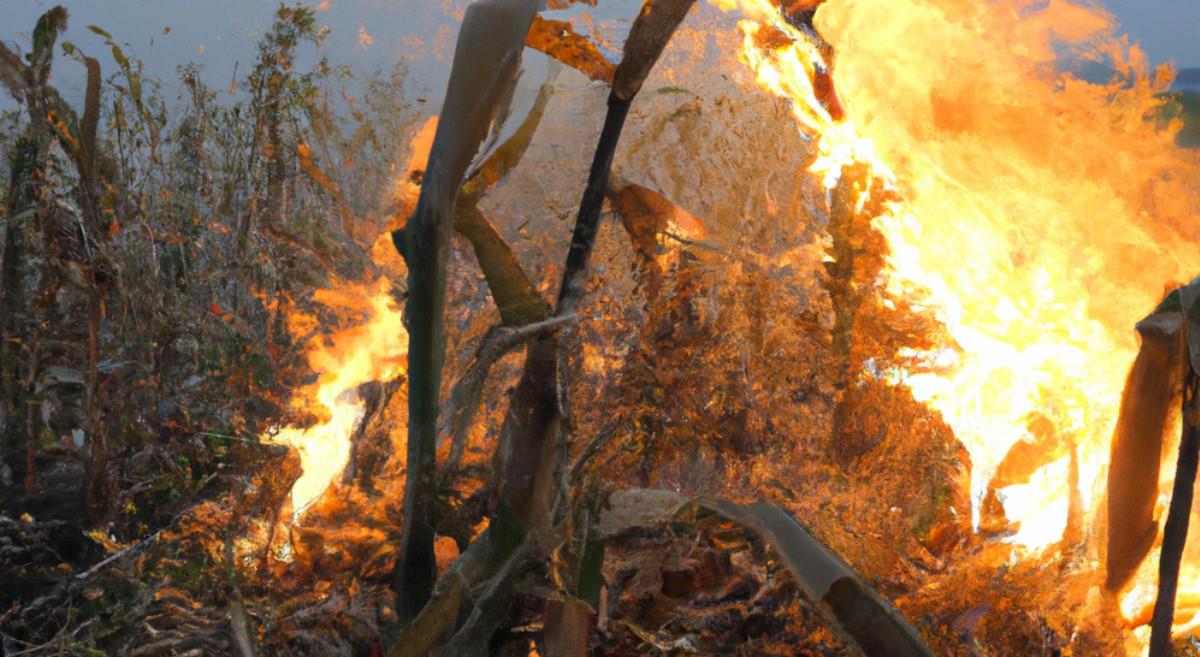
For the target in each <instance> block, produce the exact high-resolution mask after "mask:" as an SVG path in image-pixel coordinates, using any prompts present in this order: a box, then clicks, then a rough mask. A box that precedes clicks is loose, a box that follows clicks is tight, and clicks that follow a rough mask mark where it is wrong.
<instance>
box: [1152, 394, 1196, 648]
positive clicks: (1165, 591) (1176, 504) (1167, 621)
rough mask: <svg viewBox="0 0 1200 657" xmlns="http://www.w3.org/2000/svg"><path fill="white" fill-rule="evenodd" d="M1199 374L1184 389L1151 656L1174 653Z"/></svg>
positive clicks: (1193, 463) (1192, 480)
mask: <svg viewBox="0 0 1200 657" xmlns="http://www.w3.org/2000/svg"><path fill="white" fill-rule="evenodd" d="M1198 388H1200V377H1197V374H1196V372H1194V371H1189V372H1188V374H1187V376H1186V381H1185V383H1184V389H1183V435H1182V437H1181V438H1180V439H1179V460H1178V461H1177V462H1176V465H1175V483H1174V485H1173V486H1172V488H1171V506H1170V508H1169V509H1168V510H1167V522H1166V524H1165V526H1164V527H1163V542H1162V554H1161V556H1160V557H1159V560H1158V596H1157V597H1156V598H1155V601H1154V616H1153V617H1152V619H1151V621H1150V653H1149V654H1150V657H1169V656H1170V655H1171V624H1172V623H1173V621H1174V619H1175V593H1176V591H1177V590H1178V588H1179V565H1180V562H1181V561H1182V559H1183V548H1184V545H1185V544H1186V542H1187V533H1188V521H1189V519H1190V517H1191V514H1192V497H1193V495H1194V493H1195V490H1194V488H1195V485H1196V470H1197V466H1198V465H1200V417H1198V414H1200V405H1198V404H1197V392H1198Z"/></svg>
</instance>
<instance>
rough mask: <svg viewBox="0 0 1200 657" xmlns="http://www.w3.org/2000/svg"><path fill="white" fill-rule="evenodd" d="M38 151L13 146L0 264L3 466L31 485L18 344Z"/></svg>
mask: <svg viewBox="0 0 1200 657" xmlns="http://www.w3.org/2000/svg"><path fill="white" fill-rule="evenodd" d="M40 150H41V149H40V148H39V147H38V143H37V141H36V140H35V139H33V138H31V137H25V138H22V139H20V140H19V141H17V143H16V145H15V147H14V148H13V151H12V155H11V160H10V164H9V172H10V182H9V189H8V208H7V210H6V214H5V216H6V221H5V225H4V255H3V261H2V262H0V267H2V269H0V393H2V395H3V398H2V399H0V403H2V404H4V405H5V413H4V417H5V418H6V420H5V423H4V426H0V432H3V433H2V434H0V435H2V436H3V439H4V455H3V459H2V460H3V461H5V462H7V463H9V464H10V465H11V466H13V467H14V470H15V473H14V474H16V475H18V476H22V475H24V476H25V477H26V479H27V481H32V476H33V473H32V472H24V469H25V468H24V467H22V466H20V465H18V464H21V463H24V462H25V461H26V460H27V459H26V458H25V457H24V456H23V455H22V452H23V451H25V450H24V448H25V447H26V444H27V443H29V439H28V436H27V435H26V432H25V428H24V422H23V413H22V412H21V409H22V407H23V406H24V405H25V388H26V386H25V384H24V379H25V377H26V374H25V372H26V371H27V369H28V367H29V363H27V362H26V361H25V359H24V358H23V357H22V351H21V345H22V344H23V343H25V342H26V338H27V337H28V336H27V335H26V334H27V333H28V327H27V326H26V322H25V320H24V318H26V317H27V316H28V312H27V308H26V306H27V300H26V298H25V281H24V279H25V276H26V270H27V269H28V265H27V262H28V256H27V253H26V251H27V249H28V246H27V244H26V235H27V233H28V226H29V224H31V223H32V221H33V216H34V213H35V209H36V204H37V189H36V186H35V179H36V178H37V176H36V175H35V174H36V169H37V166H38V158H39V153H40Z"/></svg>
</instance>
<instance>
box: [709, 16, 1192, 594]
mask: <svg viewBox="0 0 1200 657" xmlns="http://www.w3.org/2000/svg"><path fill="white" fill-rule="evenodd" d="M711 1H712V2H713V3H714V4H716V5H717V6H718V7H720V8H722V9H725V10H738V11H740V12H741V13H742V14H743V15H744V16H745V17H746V18H745V20H742V21H740V23H739V25H740V27H741V29H742V32H743V34H744V36H745V38H744V42H743V47H742V49H741V52H740V58H741V59H742V61H743V62H744V63H745V64H746V65H747V66H748V67H749V68H750V69H751V70H752V71H753V72H754V74H755V76H756V79H757V82H758V84H759V85H760V86H762V87H764V88H765V89H768V90H770V91H771V92H773V93H775V94H777V95H779V96H782V97H784V98H787V99H789V100H790V101H791V106H792V109H793V114H794V115H795V118H796V122H797V124H798V127H799V128H800V130H802V131H803V132H804V133H805V134H806V135H807V136H809V137H811V138H812V139H814V141H815V146H816V151H817V154H816V158H815V161H814V163H813V165H812V171H813V172H814V173H815V174H816V175H818V176H821V178H822V179H823V180H824V183H825V185H826V187H828V188H831V187H832V186H833V185H834V184H836V182H837V180H838V179H839V177H840V175H841V172H842V170H843V168H844V167H846V166H848V165H850V164H855V163H861V164H866V165H868V166H869V167H870V169H871V170H872V172H873V173H874V175H875V176H876V177H877V178H878V179H879V180H880V181H882V182H883V184H884V185H885V186H886V187H888V191H889V193H890V194H891V195H893V196H894V197H895V198H898V199H900V200H898V201H895V202H892V203H890V204H889V206H888V207H889V210H888V212H887V213H886V214H885V215H884V216H881V217H879V218H878V219H877V220H876V222H875V225H876V228H877V229H878V230H880V231H881V232H882V233H883V234H884V235H885V236H886V237H887V239H888V242H889V245H890V251H891V253H890V256H889V283H888V284H889V286H891V287H892V288H893V289H894V290H895V291H897V292H899V293H903V294H906V295H908V297H909V298H913V299H919V300H920V302H921V305H922V306H923V307H925V308H927V309H929V310H930V311H932V312H933V313H935V314H936V316H937V317H938V318H939V319H940V320H941V321H942V322H943V323H944V324H945V326H946V327H947V329H948V331H949V333H950V335H951V336H952V337H953V339H954V341H955V343H956V344H955V345H953V348H947V349H945V350H943V351H940V352H937V353H931V354H925V356H926V357H927V358H926V360H927V364H928V368H927V370H925V371H920V372H894V373H892V376H894V378H895V379H896V380H898V381H903V382H904V383H905V384H907V385H908V386H910V387H911V389H912V390H913V392H914V395H915V396H916V397H917V398H918V399H920V400H923V401H926V402H927V403H929V404H930V405H931V406H932V407H933V408H935V409H937V410H938V411H940V412H941V413H942V415H943V416H944V417H945V419H946V421H947V422H948V423H949V424H950V425H951V426H953V428H954V430H955V433H956V434H957V435H958V437H959V439H960V440H961V441H962V442H963V443H964V445H965V446H966V447H967V448H968V450H969V451H970V453H971V459H972V463H973V466H974V467H973V482H972V489H973V491H972V492H973V496H972V497H973V501H974V506H975V507H976V508H975V509H973V512H974V513H975V514H978V506H979V502H980V499H981V497H982V495H983V494H984V493H985V492H986V490H987V488H988V486H989V482H990V481H991V479H992V476H993V473H994V472H995V471H996V469H997V467H998V466H999V465H1000V464H1001V463H1002V462H1003V461H1004V459H1005V457H1006V455H1008V454H1009V452H1010V450H1011V449H1012V447H1013V446H1014V445H1015V444H1017V443H1019V442H1025V443H1029V444H1036V445H1037V446H1039V447H1040V451H1041V453H1042V457H1043V461H1042V462H1040V463H1037V464H1034V465H1035V466H1037V467H1036V470H1035V471H1034V474H1033V475H1032V476H1030V477H1027V478H1026V479H1025V480H1022V481H1021V482H1020V485H1010V486H1007V487H1005V488H1003V489H1001V490H999V491H997V492H998V495H999V498H1000V499H1001V501H1002V503H1003V505H1004V508H1005V512H1006V516H1007V517H1008V519H1009V520H1010V521H1011V522H1012V525H1013V527H1015V528H1016V533H1015V535H1014V536H1011V537H1010V538H1009V540H1010V541H1011V542H1014V543H1016V544H1018V545H1022V546H1025V547H1026V548H1028V549H1030V550H1036V549H1039V548H1043V547H1045V546H1048V545H1051V544H1053V543H1056V542H1057V541H1059V540H1061V539H1062V537H1063V532H1064V528H1065V527H1066V524H1067V515H1068V508H1069V507H1070V506H1071V505H1072V504H1075V505H1076V508H1078V507H1082V508H1078V510H1079V512H1080V514H1081V517H1084V518H1092V517H1094V515H1095V512H1096V510H1097V509H1098V508H1099V501H1100V498H1101V497H1102V495H1103V482H1104V476H1105V473H1106V468H1107V460H1108V449H1109V440H1110V438H1111V435H1112V431H1113V427H1114V424H1115V419H1116V413H1117V410H1118V407H1119V401H1120V395H1121V389H1122V386H1123V383H1124V376H1125V374H1126V372H1127V371H1128V367H1129V364H1130V363H1131V362H1132V359H1133V356H1134V353H1135V350H1136V342H1135V339H1134V336H1133V331H1132V330H1131V328H1132V324H1133V323H1134V322H1135V321H1136V320H1137V319H1140V318H1141V317H1142V316H1143V315H1144V314H1145V313H1147V312H1148V311H1149V310H1150V309H1152V308H1153V307H1154V306H1155V305H1156V304H1157V302H1158V301H1159V299H1160V298H1161V297H1162V294H1163V289H1164V285H1165V284H1167V283H1168V282H1170V281H1181V280H1188V279H1190V278H1191V277H1192V276H1194V275H1195V274H1196V273H1197V272H1200V256H1198V254H1197V253H1196V252H1195V249H1172V248H1171V247H1172V246H1173V245H1174V244H1187V243H1192V242H1194V239H1195V237H1194V232H1193V231H1194V230H1195V229H1194V228H1187V226H1195V225H1197V223H1196V218H1197V214H1198V212H1197V209H1198V207H1200V203H1198V201H1197V199H1196V194H1195V193H1194V192H1193V191H1192V190H1191V189H1190V188H1189V187H1188V185H1189V184H1194V183H1195V181H1196V180H1198V179H1200V176H1197V175H1196V174H1197V169H1196V167H1195V163H1194V161H1193V160H1192V159H1189V156H1188V155H1187V154H1185V153H1183V152H1181V151H1180V150H1179V149H1177V148H1176V147H1175V146H1174V144H1173V139H1174V133H1175V129H1174V127H1172V128H1171V129H1166V130H1164V129H1162V128H1161V126H1156V125H1154V123H1153V122H1151V121H1149V120H1148V119H1147V117H1148V115H1150V113H1151V112H1153V111H1154V110H1155V109H1156V107H1157V106H1158V105H1159V102H1160V101H1159V100H1158V98H1157V97H1156V95H1157V94H1159V93H1160V92H1162V91H1165V89H1166V86H1167V84H1168V82H1169V78H1170V75H1171V74H1170V71H1169V70H1168V69H1165V68H1163V69H1160V70H1158V71H1157V72H1155V73H1154V74H1150V73H1148V72H1147V65H1146V61H1145V56H1144V55H1143V54H1142V53H1141V51H1140V50H1139V49H1138V48H1137V47H1136V46H1132V47H1131V46H1129V44H1128V43H1127V42H1126V41H1124V40H1123V39H1121V38H1119V37H1117V36H1115V34H1114V31H1113V30H1114V29H1115V24H1114V22H1113V20H1112V17H1111V16H1109V15H1108V14H1106V13H1104V12H1103V11H1101V10H1099V9H1096V8H1094V7H1085V6H1083V5H1081V4H1076V3H1074V2H1071V1H1070V0H1050V1H1049V2H1033V1H1031V0H1007V1H1001V2H978V1H977V0H890V1H889V2H886V3H880V2H867V1H866V0H837V1H835V2H830V3H828V4H826V5H824V6H823V8H822V10H821V12H819V13H818V15H817V19H818V21H819V28H820V31H821V32H822V34H824V35H825V36H826V37H827V38H829V40H830V41H831V42H832V43H835V44H838V46H839V50H838V59H837V62H836V70H835V71H834V78H835V79H836V81H837V83H838V85H839V92H840V94H841V98H842V100H843V101H844V104H845V111H846V112H847V114H846V116H845V118H844V119H843V120H840V121H837V120H834V118H832V117H831V116H830V112H829V110H828V109H827V108H826V107H825V106H824V105H823V104H822V103H821V101H820V95H819V94H818V93H817V92H815V91H814V88H813V87H814V85H813V82H812V81H813V80H814V78H815V77H816V75H817V74H818V73H819V72H820V71H821V69H822V68H828V67H830V66H831V64H832V62H829V61H826V60H825V58H824V57H823V56H822V52H821V49H819V48H818V47H816V46H815V45H814V44H813V41H812V39H811V38H810V37H809V36H808V35H806V34H804V33H802V32H801V31H800V30H797V29H795V28H794V27H792V26H790V25H788V24H787V23H786V22H784V21H783V20H782V19H781V18H780V16H779V12H778V10H777V9H776V7H775V5H774V3H773V2H771V1H770V0H711ZM764 26H770V28H773V29H774V30H777V31H780V32H783V33H784V34H786V35H787V37H788V40H789V41H790V43H788V44H787V45H785V46H783V47H779V44H778V43H777V41H778V40H775V41H776V42H773V43H770V44H768V45H763V44H762V42H763V39H761V38H758V36H757V35H758V34H759V31H760V30H762V29H764ZM768 29H769V28H768ZM1064 57H1076V58H1079V59H1080V60H1081V61H1083V60H1087V61H1091V62H1093V63H1094V62H1101V61H1106V60H1107V61H1108V62H1109V63H1110V64H1111V65H1112V66H1113V67H1114V68H1115V69H1116V71H1117V73H1118V74H1119V76H1120V80H1119V81H1116V82H1113V83H1109V84H1093V83H1089V82H1087V81H1084V80H1082V79H1080V78H1078V77H1076V76H1074V75H1071V74H1069V73H1065V72H1063V71H1062V70H1061V69H1060V64H1059V62H1061V61H1062V60H1063V59H1064ZM839 109H840V108H839ZM865 193H866V194H868V195H869V194H871V193H873V192H872V191H871V190H868V191H867V192H865ZM1189 233H1192V234H1191V235H1189ZM1039 425H1041V426H1043V429H1042V430H1039V431H1038V432H1037V433H1038V435H1035V430H1034V429H1033V427H1035V426H1039ZM1045 426H1048V427H1049V429H1048V430H1046V429H1044V427H1045ZM1072 460H1074V463H1072ZM1073 467H1075V468H1077V472H1078V478H1077V481H1078V487H1077V490H1074V491H1072V490H1071V488H1072V486H1071V484H1070V483H1069V482H1070V481H1072V479H1073V477H1071V476H1069V475H1068V473H1069V471H1070V470H1071V469H1072V468H1073ZM1168 474H1169V473H1168ZM1160 490H1164V491H1166V490H1169V484H1168V486H1167V487H1166V488H1163V489H1160ZM1072 498H1074V500H1075V501H1074V502H1072ZM975 517H976V518H978V515H976V516H975ZM1085 531H1086V529H1085ZM1143 571H1146V569H1145V568H1144V569H1143ZM1185 575H1186V576H1185V578H1184V580H1183V581H1181V599H1184V598H1186V596H1187V595H1189V594H1190V595H1192V597H1193V598H1195V597H1196V596H1197V595H1200V569H1197V568H1195V567H1192V566H1191V565H1189V566H1188V567H1187V568H1186V569H1185ZM1147 576H1148V577H1149V578H1150V579H1148V580H1147V579H1146V577H1147ZM1147 586H1148V587H1149V590H1150V592H1151V595H1152V593H1153V586H1154V580H1153V574H1152V573H1146V572H1144V573H1143V574H1142V575H1140V576H1139V580H1138V582H1137V583H1136V584H1135V585H1134V589H1135V592H1137V593H1139V595H1142V596H1144V595H1145V590H1146V588H1147ZM1133 606H1134V605H1132V603H1130V604H1129V605H1127V608H1126V614H1127V617H1130V618H1131V617H1132V614H1133Z"/></svg>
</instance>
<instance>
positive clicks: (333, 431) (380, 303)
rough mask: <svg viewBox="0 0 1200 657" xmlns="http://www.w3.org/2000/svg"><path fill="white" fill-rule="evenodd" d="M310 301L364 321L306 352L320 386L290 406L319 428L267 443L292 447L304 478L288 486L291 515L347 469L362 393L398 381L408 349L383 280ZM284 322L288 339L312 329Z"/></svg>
mask: <svg viewBox="0 0 1200 657" xmlns="http://www.w3.org/2000/svg"><path fill="white" fill-rule="evenodd" d="M314 300H315V301H317V302H318V303H322V304H324V305H326V306H330V307H341V308H345V309H348V310H351V311H355V310H356V311H360V312H365V313H366V315H367V320H366V321H365V322H364V323H362V324H360V325H357V326H353V327H350V328H347V329H344V330H342V331H338V332H336V333H334V334H332V335H330V336H328V337H326V338H322V339H319V340H318V341H317V344H315V345H314V346H313V347H312V348H311V350H310V351H309V353H308V362H309V366H310V367H312V369H313V371H314V372H315V373H316V374H317V381H316V382H315V383H313V384H312V385H311V386H308V387H306V388H305V389H303V390H301V391H300V392H299V394H297V395H296V396H295V397H294V399H293V402H292V403H293V405H295V406H296V407H297V408H298V409H299V410H306V411H310V412H312V413H314V414H316V415H317V416H318V417H319V418H320V421H319V422H318V423H317V424H315V425H312V426H309V427H286V428H283V429H280V430H278V431H277V432H268V434H267V435H266V436H264V439H266V440H268V441H270V442H275V443H280V444H285V445H290V446H292V447H294V448H295V449H296V451H298V452H299V454H300V464H301V467H302V468H303V474H301V475H300V478H299V479H298V480H297V481H296V483H295V485H294V486H293V487H292V508H293V509H295V511H296V513H297V514H298V513H300V512H301V511H303V510H304V509H305V508H306V507H307V506H309V505H310V504H312V503H313V502H314V501H315V500H316V499H317V498H318V497H320V496H321V494H322V493H324V492H325V490H326V489H327V488H328V487H329V485H330V483H331V482H332V481H333V480H334V478H335V477H336V476H337V475H338V474H339V473H340V472H341V471H342V469H343V468H345V467H346V462H347V460H348V459H349V458H350V437H351V435H352V434H353V432H354V429H355V427H356V426H357V425H358V422H359V420H360V419H361V418H362V414H363V403H362V401H361V400H360V399H359V397H358V394H357V390H358V388H359V386H361V385H363V384H364V383H369V382H371V381H381V380H387V379H392V378H395V377H396V376H399V375H401V374H403V373H404V371H405V363H406V360H405V357H406V355H407V347H408V339H407V338H408V333H407V332H405V330H404V323H403V321H402V313H401V311H400V310H399V308H397V307H396V306H395V305H394V301H393V299H392V294H391V288H390V286H389V285H388V283H387V280H386V279H380V280H379V282H377V283H376V284H375V285H373V286H354V285H350V286H346V287H342V288H338V289H335V290H322V291H320V292H318V293H317V294H316V296H315V299H314ZM289 323H290V326H289V329H290V330H291V331H292V334H293V335H304V334H306V333H308V332H309V330H311V328H313V327H314V325H315V319H314V318H312V317H311V316H308V315H305V314H302V313H294V314H292V315H291V316H290V317H289Z"/></svg>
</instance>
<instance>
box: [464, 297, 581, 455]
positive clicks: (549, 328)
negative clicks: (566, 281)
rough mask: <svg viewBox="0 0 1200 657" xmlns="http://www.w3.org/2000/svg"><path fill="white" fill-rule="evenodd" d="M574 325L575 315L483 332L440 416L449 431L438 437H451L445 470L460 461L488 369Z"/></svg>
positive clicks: (500, 327)
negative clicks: (525, 346)
mask: <svg viewBox="0 0 1200 657" xmlns="http://www.w3.org/2000/svg"><path fill="white" fill-rule="evenodd" d="M576 321H577V318H576V317H575V315H567V316H565V317H552V318H550V319H547V320H544V321H541V322H536V323H534V324H525V325H523V326H493V327H492V328H491V330H489V331H488V332H487V335H485V336H484V338H483V341H482V342H481V343H480V345H479V349H478V350H477V351H476V352H475V361H474V362H473V363H471V366H470V368H468V369H467V372H466V374H464V375H463V376H462V378H461V379H459V380H458V383H456V384H454V389H453V390H452V391H451V393H450V407H449V409H448V411H447V412H446V413H445V414H444V416H443V420H444V421H447V422H448V423H449V427H444V428H443V430H442V431H441V434H442V435H443V436H446V435H448V436H450V437H451V442H450V456H449V458H448V460H447V462H446V469H447V470H450V471H453V470H456V469H457V468H458V464H459V462H460V461H461V459H462V453H463V449H464V448H465V446H466V436H467V429H468V428H470V426H471V423H472V421H473V420H474V419H475V413H476V412H477V411H478V410H479V403H480V399H481V397H482V392H483V384H484V382H485V381H486V380H487V375H488V372H490V371H491V369H492V365H495V364H496V362H497V361H499V360H500V359H501V358H503V357H504V356H506V355H508V353H509V352H511V351H512V350H513V349H516V348H517V347H518V346H520V345H522V344H525V343H526V342H528V341H529V340H532V339H533V338H537V337H541V336H544V335H547V334H549V333H553V332H554V331H557V330H558V329H560V328H562V327H563V326H567V325H569V324H573V323H575V322H576Z"/></svg>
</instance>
